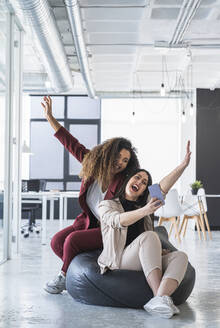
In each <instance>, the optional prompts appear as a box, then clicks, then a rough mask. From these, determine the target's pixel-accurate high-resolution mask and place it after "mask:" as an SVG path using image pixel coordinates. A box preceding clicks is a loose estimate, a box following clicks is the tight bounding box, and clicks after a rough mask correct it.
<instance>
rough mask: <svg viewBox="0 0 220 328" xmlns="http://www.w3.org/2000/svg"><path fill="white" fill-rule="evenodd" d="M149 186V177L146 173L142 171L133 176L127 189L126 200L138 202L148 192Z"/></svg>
mask: <svg viewBox="0 0 220 328" xmlns="http://www.w3.org/2000/svg"><path fill="white" fill-rule="evenodd" d="M147 185H148V175H147V173H146V172H144V171H140V172H138V173H136V174H135V175H133V177H131V179H130V180H129V181H128V183H127V185H126V188H125V198H126V199H127V200H132V201H136V200H137V199H138V198H139V197H140V196H141V195H142V194H143V192H144V191H145V190H146V188H147Z"/></svg>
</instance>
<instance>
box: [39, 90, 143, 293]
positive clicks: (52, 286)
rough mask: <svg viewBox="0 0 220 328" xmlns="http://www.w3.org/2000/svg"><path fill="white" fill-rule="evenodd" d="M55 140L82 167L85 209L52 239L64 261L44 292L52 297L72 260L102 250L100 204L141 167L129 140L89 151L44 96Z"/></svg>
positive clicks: (81, 197)
mask: <svg viewBox="0 0 220 328" xmlns="http://www.w3.org/2000/svg"><path fill="white" fill-rule="evenodd" d="M41 104H42V106H43V108H44V112H45V116H46V119H47V120H48V122H49V123H50V125H51V126H52V128H53V129H54V131H55V137H56V138H57V139H58V140H59V141H60V142H61V143H62V144H63V145H64V147H65V148H66V149H67V150H68V151H69V152H70V153H71V154H72V155H73V156H74V157H75V158H76V159H77V160H78V161H79V162H80V163H81V164H82V170H81V172H80V177H81V178H82V184H81V189H80V194H79V203H80V206H81V208H82V210H83V212H82V213H81V214H79V215H78V216H77V218H76V219H75V220H74V223H73V224H72V225H71V226H69V227H67V228H65V229H63V230H61V231H59V232H57V233H56V234H55V235H54V237H53V238H52V240H51V247H52V250H53V251H54V253H55V254H56V255H57V256H59V257H60V258H61V260H62V261H63V266H62V268H61V271H60V273H59V274H58V275H57V276H56V277H55V278H54V279H53V280H51V281H49V282H47V283H46V285H45V287H44V289H45V290H46V291H47V292H48V293H51V294H58V293H61V292H62V291H63V290H64V289H66V287H65V280H66V278H65V277H66V272H67V269H68V267H69V264H70V263H71V261H72V259H73V258H74V257H75V256H76V255H77V254H79V253H82V252H85V251H89V250H95V249H98V248H101V247H102V236H101V231H100V224H99V220H100V218H99V210H98V205H99V203H100V202H101V201H102V200H104V199H112V198H113V197H114V196H115V194H116V192H117V191H118V190H119V188H120V187H121V185H122V183H123V181H124V179H125V178H126V177H127V176H128V175H130V174H131V172H132V171H133V170H135V169H137V168H138V167H139V162H138V159H137V156H136V150H135V149H134V148H133V147H132V145H131V142H130V141H129V140H127V139H125V138H112V139H109V140H106V141H105V142H103V143H102V144H100V145H98V146H96V147H94V148H93V149H91V150H89V149H87V148H86V147H85V146H84V145H82V144H80V143H79V141H78V140H77V139H76V138H74V137H73V136H72V135H71V134H70V133H69V132H68V131H67V130H66V129H64V127H62V126H61V125H60V124H59V122H58V121H57V120H56V119H55V118H54V117H53V114H52V100H51V98H50V97H49V96H48V97H44V103H41Z"/></svg>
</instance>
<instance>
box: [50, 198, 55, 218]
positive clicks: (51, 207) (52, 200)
mask: <svg viewBox="0 0 220 328" xmlns="http://www.w3.org/2000/svg"><path fill="white" fill-rule="evenodd" d="M53 219H54V198H51V199H50V221H52V220H53Z"/></svg>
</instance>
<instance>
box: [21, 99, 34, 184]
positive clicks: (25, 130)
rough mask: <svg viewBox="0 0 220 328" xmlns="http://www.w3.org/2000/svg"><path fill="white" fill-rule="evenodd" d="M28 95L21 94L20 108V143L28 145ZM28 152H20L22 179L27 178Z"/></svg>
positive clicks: (29, 110)
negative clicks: (21, 102)
mask: <svg viewBox="0 0 220 328" xmlns="http://www.w3.org/2000/svg"><path fill="white" fill-rule="evenodd" d="M30 106H31V105H30V96H29V95H24V96H23V108H22V138H21V139H22V145H23V143H24V141H26V144H27V145H28V146H30V117H31V107H30ZM30 156H34V155H30V154H26V153H22V168H21V177H22V179H24V180H28V179H29V175H30V174H29V159H30Z"/></svg>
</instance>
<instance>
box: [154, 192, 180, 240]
mask: <svg viewBox="0 0 220 328" xmlns="http://www.w3.org/2000/svg"><path fill="white" fill-rule="evenodd" d="M182 213H183V210H182V207H181V205H180V202H179V195H178V191H177V190H176V189H171V190H170V191H169V192H168V194H167V195H166V199H165V205H164V206H162V207H161V208H159V209H158V210H157V211H156V212H155V213H154V214H155V215H156V216H159V217H160V218H159V222H158V225H159V226H160V225H161V224H162V223H163V222H164V221H169V222H171V226H170V230H169V237H170V235H171V232H172V230H173V227H174V229H175V236H177V238H178V241H179V242H181V239H180V234H179V231H178V226H179V222H180V215H181V214H182Z"/></svg>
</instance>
